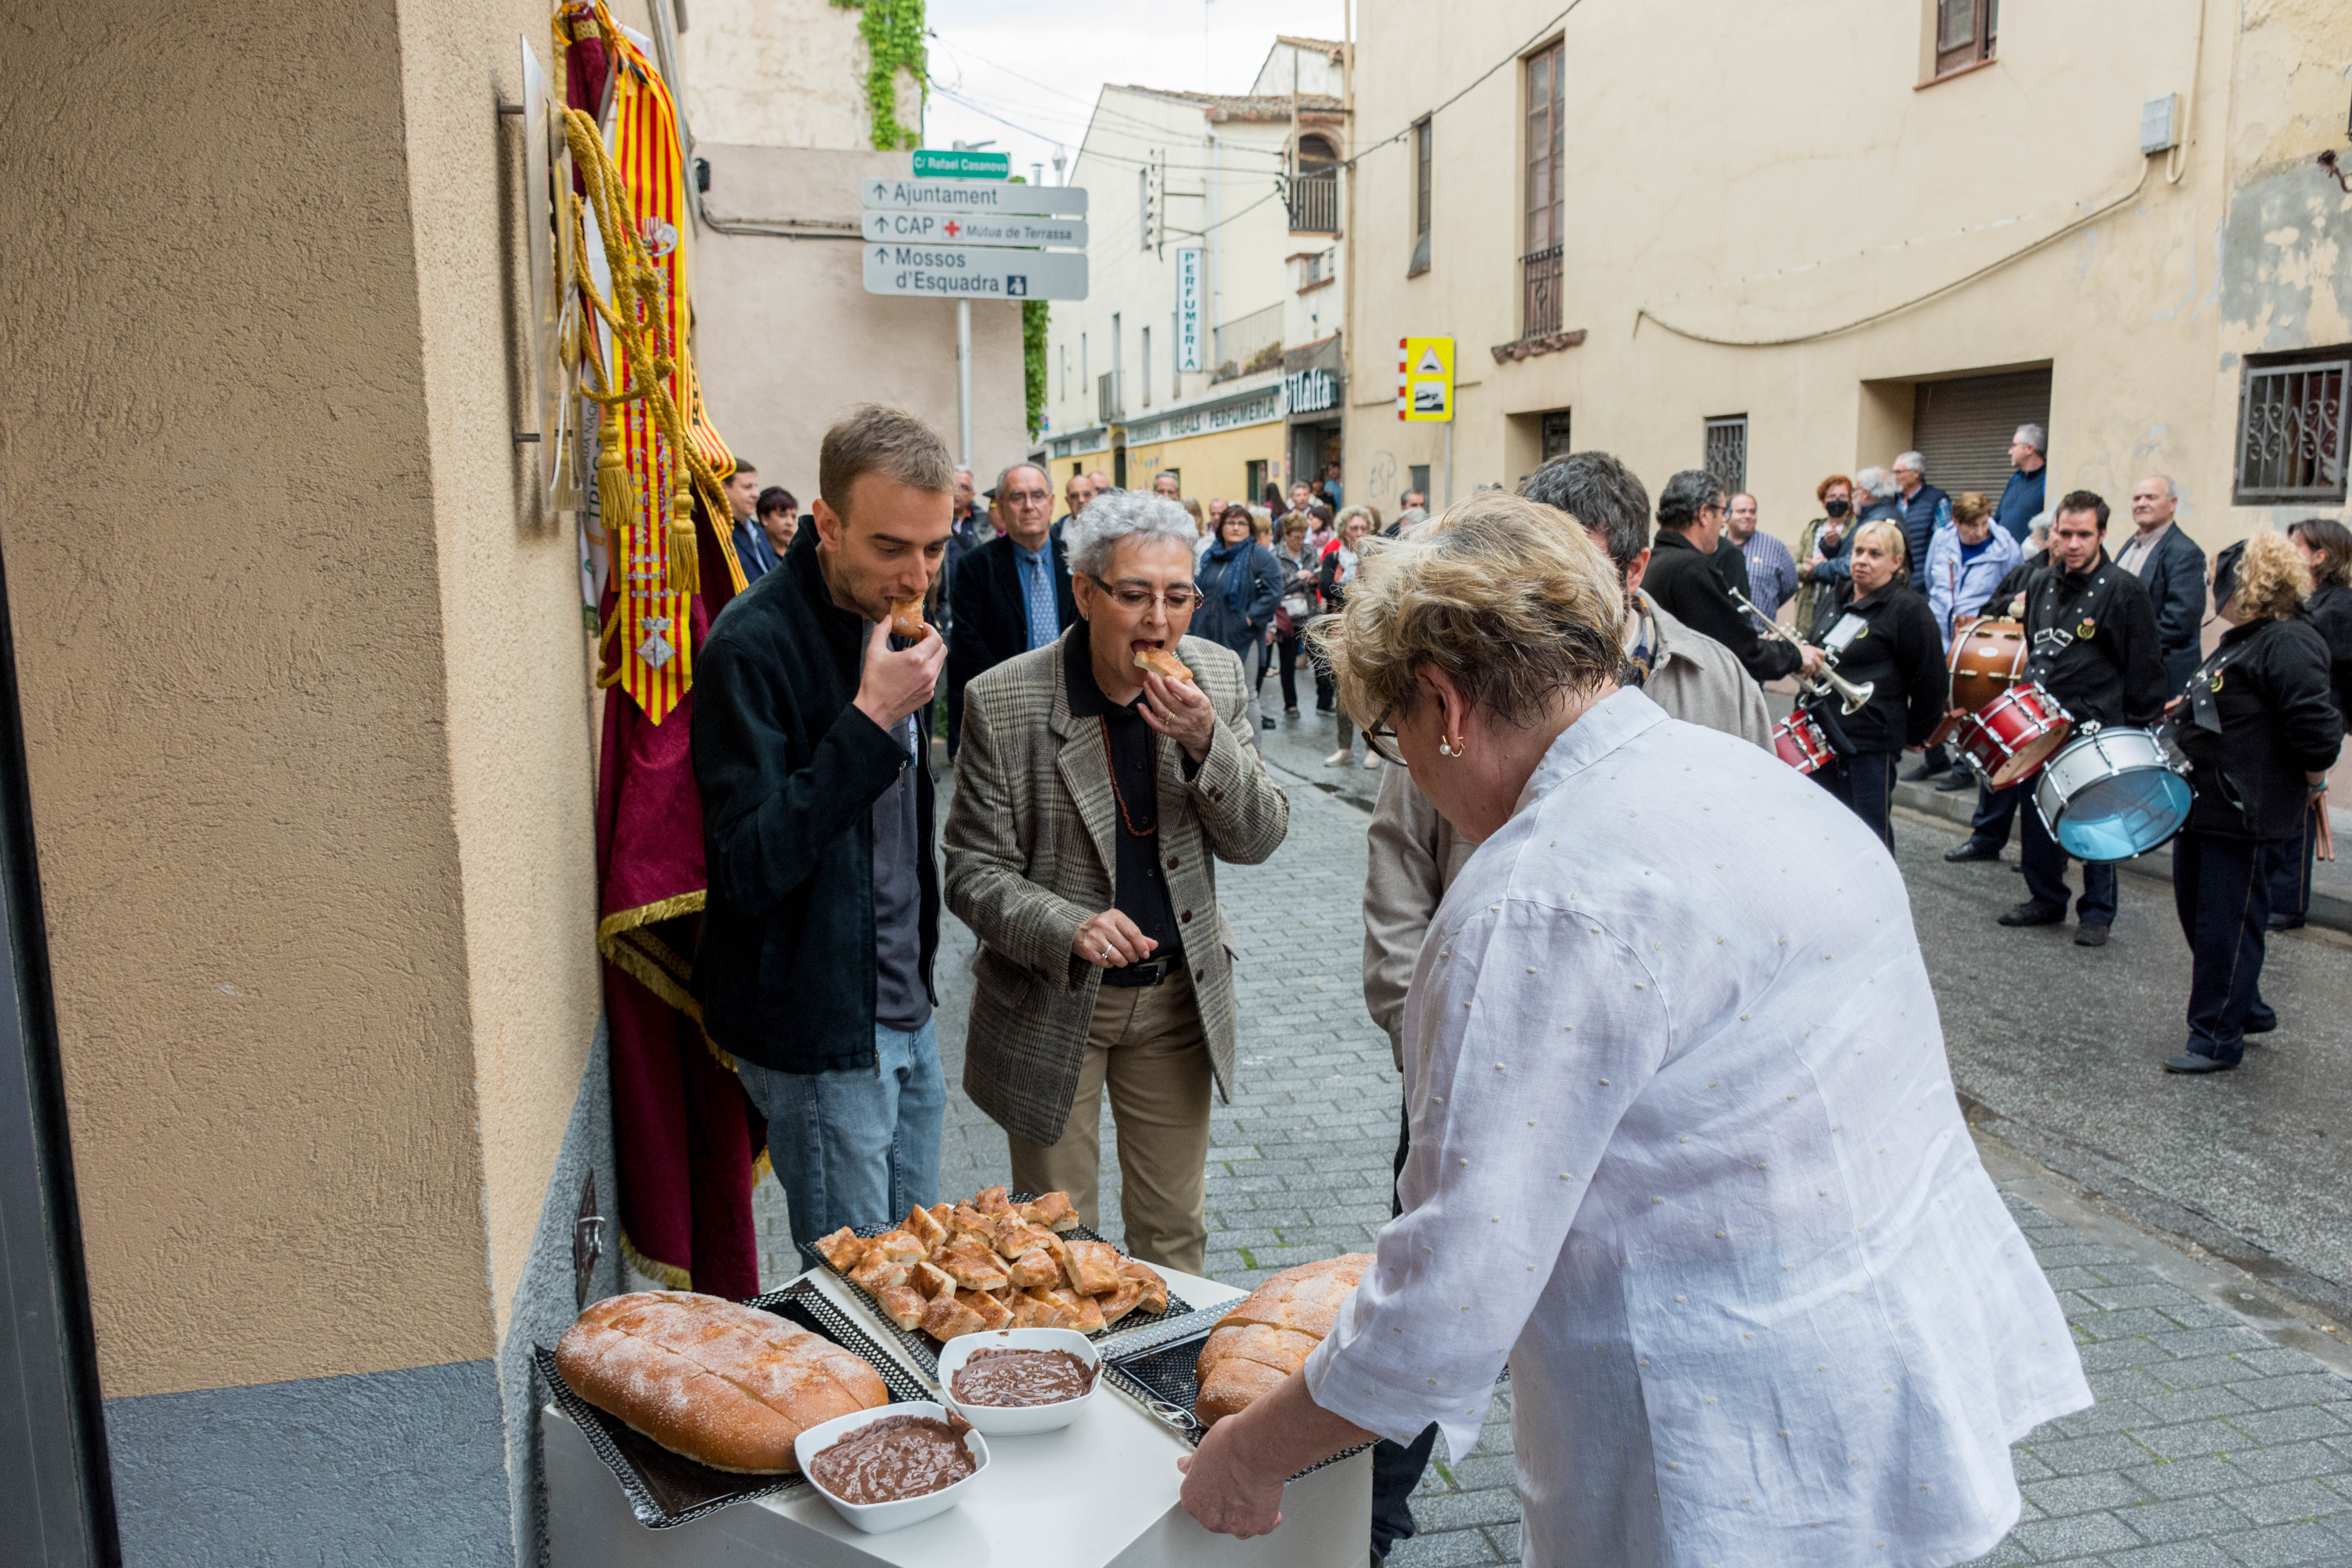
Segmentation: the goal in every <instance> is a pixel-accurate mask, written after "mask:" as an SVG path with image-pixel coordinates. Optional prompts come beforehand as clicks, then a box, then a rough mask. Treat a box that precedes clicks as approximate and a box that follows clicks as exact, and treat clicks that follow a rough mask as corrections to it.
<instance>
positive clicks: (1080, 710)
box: [947, 491, 1290, 1274]
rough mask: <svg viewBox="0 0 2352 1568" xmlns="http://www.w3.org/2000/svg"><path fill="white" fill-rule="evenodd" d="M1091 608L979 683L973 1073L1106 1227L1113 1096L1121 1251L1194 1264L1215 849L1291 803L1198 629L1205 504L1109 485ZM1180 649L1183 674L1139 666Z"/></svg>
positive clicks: (1227, 1044) (1232, 683) (963, 758)
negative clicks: (1103, 1134) (1199, 527)
mask: <svg viewBox="0 0 2352 1568" xmlns="http://www.w3.org/2000/svg"><path fill="white" fill-rule="evenodd" d="M1070 534H1071V537H1070V555H1071V560H1072V563H1073V564H1074V565H1075V566H1076V591H1077V605H1078V614H1079V616H1081V617H1082V618H1081V619H1080V620H1079V621H1078V622H1077V623H1076V624H1075V625H1073V626H1071V627H1070V628H1069V630H1068V631H1067V632H1066V633H1065V634H1063V636H1062V637H1061V638H1060V639H1059V640H1058V641H1056V642H1055V643H1053V644H1051V645H1050V646H1048V647H1044V648H1041V649H1039V650H1037V651H1035V652H1032V653H1026V654H1023V655H1021V656H1019V657H1017V658H1013V659H1010V660H1008V661H1007V662H1005V663H1004V664H1002V665H1000V666H998V667H997V668H994V669H992V670H990V671H989V672H988V673H987V674H985V675H983V676H982V677H981V678H980V679H978V680H976V681H974V682H973V683H972V684H971V689H970V690H969V692H968V693H967V700H968V705H967V707H966V708H965V710H964V718H965V725H964V730H963V742H964V743H963V749H962V751H961V753H959V755H958V757H957V761H956V793H955V802H954V805H952V806H951V807H950V812H949V816H948V826H947V862H948V873H947V900H948V907H949V908H950V909H951V910H954V911H955V912H956V914H957V916H958V917H959V918H961V920H962V921H963V922H964V923H965V924H966V925H968V926H970V927H971V930H972V931H973V933H974V934H975V935H977V936H978V937H979V938H980V941H981V946H982V952H981V956H980V961H979V963H977V964H976V965H975V968H974V975H975V981H976V984H975V985H974V989H973V994H972V1001H971V1026H970V1029H969V1031H968V1032H967V1034H966V1036H965V1041H964V1070H963V1086H964V1090H965V1092H966V1093H968V1094H970V1095H971V1098H972V1100H973V1102H974V1103H975V1104H977V1105H978V1106H979V1107H980V1108H981V1109H982V1110H985V1111H987V1112H988V1114H989V1115H990V1116H992V1117H993V1118H994V1119H995V1120H996V1121H997V1122H998V1124H999V1125H1001V1126H1002V1127H1003V1129H1004V1131H1005V1141H1006V1142H1007V1144H1008V1145H1009V1151H1010V1154H1011V1167H1012V1168H1011V1173H1010V1174H1011V1178H1012V1184H1013V1186H1014V1187H1015V1188H1017V1189H1022V1190H1026V1191H1030V1192H1050V1191H1055V1190H1059V1191H1062V1192H1066V1193H1068V1194H1070V1201H1071V1203H1072V1204H1073V1205H1075V1206H1076V1209H1077V1211H1078V1215H1079V1217H1080V1218H1081V1219H1082V1220H1084V1221H1085V1222H1086V1223H1087V1225H1089V1226H1095V1225H1097V1224H1098V1223H1099V1219H1100V1216H1099V1214H1098V1212H1097V1201H1098V1191H1099V1173H1100V1158H1101V1150H1100V1143H1099V1139H1098V1136H1097V1129H1098V1127H1099V1126H1100V1124H1101V1117H1102V1109H1101V1108H1102V1097H1103V1093H1104V1091H1105V1090H1106V1089H1108V1091H1109V1094H1110V1105H1111V1116H1112V1119H1113V1121H1115V1123H1116V1124H1117V1126H1118V1164H1119V1208H1120V1215H1121V1220H1122V1222H1123V1224H1124V1226H1125V1228H1126V1244H1127V1250H1128V1251H1129V1253H1131V1254H1132V1255H1133V1256H1135V1257H1137V1258H1141V1259H1142V1260H1143V1261H1145V1262H1146V1263H1152V1264H1159V1265H1161V1266H1164V1267H1167V1268H1179V1269H1182V1270H1184V1271H1186V1272H1188V1273H1195V1274H1197V1273H1199V1272H1200V1271H1201V1268H1202V1263H1203V1253H1204V1252H1205V1250H1206V1247H1207V1245H1208V1236H1209V1231H1208V1222H1207V1218H1206V1215H1205V1213H1204V1205H1205V1201H1206V1197H1207V1183H1206V1179H1205V1174H1204V1173H1205V1167H1206V1164H1207V1161H1208V1156H1209V1090H1210V1086H1211V1084H1212V1083H1214V1085H1215V1086H1216V1087H1217V1089H1219V1090H1220V1091H1221V1092H1223V1095H1224V1097H1225V1098H1226V1099H1227V1100H1231V1099H1232V1093H1233V1079H1234V982H1233V966H1232V960H1231V958H1230V957H1229V956H1228V955H1227V949H1228V946H1229V944H1230V943H1231V942H1232V941H1233V938H1232V935H1231V933H1230V931H1228V930H1227V929H1226V926H1225V921H1224V917H1223V915H1222V914H1221V913H1220V912H1219V911H1218V909H1217V885H1216V862H1217V861H1218V860H1220V859H1223V860H1227V861H1231V862H1233V863H1234V864H1236V865H1255V864H1257V863H1258V862H1260V861H1263V860H1265V858H1267V857H1268V856H1270V855H1272V854H1273V853H1274V852H1275V850H1276V848H1277V847H1280V845H1281V843H1282V840H1283V837H1284V835H1285V834H1286V832H1287V831H1288V828H1289V824H1290V804H1289V802H1288V801H1287V800H1286V798H1285V797H1284V795H1283V793H1282V791H1281V790H1280V789H1278V788H1276V785H1275V784H1274V783H1273V781H1272V780H1271V779H1269V778H1267V776H1266V773H1265V768H1264V766H1263V765H1262V764H1261V763H1259V761H1258V758H1257V753H1256V752H1255V751H1254V750H1253V749H1252V745H1251V742H1253V741H1254V740H1255V735H1253V734H1252V732H1251V731H1250V730H1249V728H1248V710H1249V692H1248V690H1247V689H1246V688H1245V686H1244V682H1243V679H1242V668H1241V661H1240V660H1239V659H1238V658H1234V655H1233V654H1232V652H1230V651H1229V650H1228V649H1226V648H1223V647H1220V646H1218V645H1217V644H1215V643H1213V642H1210V641H1208V640H1206V639H1204V638H1202V637H1187V636H1185V632H1186V630H1187V629H1188V628H1189V627H1190V626H1191V624H1192V614H1193V611H1194V609H1195V608H1196V607H1197V606H1198V605H1199V603H1200V595H1199V592H1198V590H1196V589H1195V588H1194V586H1193V584H1192V539H1193V529H1192V518H1191V517H1189V516H1188V515H1186V513H1185V512H1184V510H1183V509H1182V508H1181V507H1179V506H1177V505H1176V504H1175V503H1174V502H1173V501H1171V500H1167V499H1166V498H1164V497H1160V496H1153V495H1144V494H1139V493H1137V492H1134V491H1114V492H1112V493H1111V494H1108V495H1106V496H1104V497H1102V498H1101V499H1100V500H1097V501H1096V502H1095V503H1094V504H1093V505H1091V506H1089V507H1088V508H1087V511H1086V515H1085V516H1084V517H1083V518H1082V519H1080V521H1079V522H1078V524H1077V526H1076V527H1075V528H1073V529H1072V530H1071V531H1070ZM1139 656H1149V657H1151V658H1158V659H1161V660H1167V659H1173V660H1174V661H1176V663H1177V664H1178V666H1179V668H1181V669H1182V670H1183V671H1184V672H1185V677H1186V678H1171V676H1169V675H1167V674H1163V673H1160V672H1159V670H1158V668H1141V667H1139V665H1138V663H1137V659H1138V658H1139Z"/></svg>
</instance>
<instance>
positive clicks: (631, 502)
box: [596, 404, 637, 567]
mask: <svg viewBox="0 0 2352 1568" xmlns="http://www.w3.org/2000/svg"><path fill="white" fill-rule="evenodd" d="M596 444H597V448H598V450H597V453H596V504H597V505H598V506H600V507H602V508H603V509H604V537H605V538H606V539H607V540H612V541H619V540H621V539H625V538H626V537H627V536H628V531H629V521H630V520H631V519H632V518H634V517H635V516H636V515H637V487H636V483H635V480H633V479H630V478H629V461H628V458H627V456H626V455H625V453H623V452H622V450H621V408H620V405H618V404H607V405H605V408H604V423H603V424H602V425H601V426H598V428H597V432H596ZM613 563H614V565H615V566H616V567H617V566H618V565H619V564H620V555H619V553H618V552H614V557H613Z"/></svg>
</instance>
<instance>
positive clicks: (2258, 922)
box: [2164, 533, 2344, 1073]
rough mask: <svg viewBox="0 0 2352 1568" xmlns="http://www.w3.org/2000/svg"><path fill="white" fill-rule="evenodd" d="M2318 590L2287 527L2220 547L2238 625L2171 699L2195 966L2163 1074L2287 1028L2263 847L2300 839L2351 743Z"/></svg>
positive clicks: (2224, 1059)
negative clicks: (2317, 607) (2272, 996)
mask: <svg viewBox="0 0 2352 1568" xmlns="http://www.w3.org/2000/svg"><path fill="white" fill-rule="evenodd" d="M2237 548H2242V549H2243V551H2244V553H2243V555H2242V556H2241V557H2240V558H2239V559H2237V560H2234V561H2233V560H2231V556H2232V555H2233V554H2236V553H2237ZM2310 589H2311V573H2310V568H2309V567H2308V566H2306V565H2305V563H2304V560H2303V557H2302V556H2301V554H2300V553H2298V552H2297V551H2296V549H2295V547H2294V544H2293V543H2291V542H2289V541H2288V539H2287V537H2286V535H2284V534H2283V533H2258V534H2256V535H2255V536H2254V537H2253V538H2252V539H2250V540H2248V541H2247V542H2245V544H2244V545H2243V546H2242V547H2233V549H2231V550H2225V551H2223V552H2221V555H2220V556H2219V557H2218V558H2217V559H2216V560H2215V563H2214V579H2213V608H2214V610H2215V613H2217V614H2218V615H2220V616H2221V618H2222V619H2223V620H2225V621H2228V622H2229V623H2230V629H2229V630H2228V631H2226V632H2224V633H2222V634H2221V647H2217V648H2215V649H2214V650H2213V657H2212V658H2209V659H2207V660H2206V661H2205V663H2204V664H2203V666H2202V667H2200V668H2199V669H2198V671H2197V673H2196V674H2194V675H2192V676H2190V677H2189V684H2188V687H2187V689H2185V690H2184V691H2183V692H2182V694H2181V695H2180V696H2179V697H2178V698H2176V699H2174V700H2173V703H2172V718H2173V731H2172V732H2173V735H2174V738H2175V740H2176V742H2178V744H2179V747H2180V750H2181V752H2183V753H2184V754H2186V755H2187V756H2188V758H2189V762H2190V763H2191V764H2192V765H2193V767H2194V769H2195V771H2194V772H2193V773H2191V774H2190V775H2189V777H2190V780H2191V782H2192V783H2193V784H2195V786H2196V791H2197V794H2196V798H2195V800H2194V802H2193V803H2192V804H2191V805H2190V806H2189V825H2188V826H2186V827H2184V828H2182V829H2181V830H2180V836H2179V837H2177V838H2175V839H2174V840H2173V841H2172V901H2173V906H2174V908H2175V909H2176V910H2179V915H2180V934H2181V935H2183V936H2185V937H2187V938H2188V939H2189V952H2190V953H2191V955H2192V959H2191V967H2190V969H2189V1044H2188V1045H2187V1047H2184V1048H2183V1049H2182V1051H2181V1052H2180V1054H2179V1056H2176V1057H2174V1058H2171V1059H2170V1060H2168V1061H2167V1062H2166V1063H2165V1064H2164V1070H2165V1071H2167V1072H2190V1073H2194V1072H2221V1071H2225V1070H2227V1069H2228V1068H2233V1067H2236V1066H2237V1065H2238V1063H2239V1062H2240V1061H2241V1060H2242V1059H2243V1058H2244V1057H2245V1054H2246V1038H2245V1037H2246V1036H2248V1035H2250V1034H2256V1035H2259V1034H2263V1033H2266V1032H2268V1031H2269V1030H2272V1029H2275V1028H2277V1027H2278V1015H2276V1014H2275V1013H2273V1012H2272V1011H2271V1010H2270V1008H2269V1007H2268V1006H2266V1005H2263V999H2262V989H2261V987H2262V977H2263V929H2264V927H2265V925H2266V924H2267V923H2268V921H2269V919H2270V901H2271V900H2270V879H2269V877H2268V876H2267V875H2265V872H2266V870H2267V867H2266V865H2265V859H2266V857H2265V855H2264V853H2263V851H2264V848H2265V847H2266V845H2269V844H2276V843H2280V842H2283V841H2285V840H2287V839H2289V838H2290V837H2292V836H2293V835H2294V833H2295V832H2296V830H2297V829H2298V827H2299V826H2301V824H2302V822H2303V818H2304V816H2305V813H2306V812H2307V811H2309V809H2310V807H2311V803H2312V802H2313V801H2314V800H2315V799H2316V798H2318V796H2319V795H2320V793H2321V792H2322V791H2324V790H2325V789H2326V787H2327V770H2328V769H2329V768H2331V767H2333V766H2334V765H2335V763H2336V752H2337V750H2338V749H2339V748H2340V747H2341V745H2342V743H2343V740H2344V719H2343V715H2341V714H2340V713H2338V712H2337V711H2336V699H2335V696H2334V693H2333V692H2332V691H2331V690H2330V689H2329V682H2328V664H2329V655H2328V648H2327V644H2326V640H2325V639H2324V638H2322V637H2321V636H2320V634H2319V633H2318V632H2317V631H2315V630H2314V629H2313V627H2312V626H2311V623H2310V622H2309V621H2308V620H2306V619H2305V618H2304V613H2303V598H2304V595H2305V594H2307V593H2309V592H2310Z"/></svg>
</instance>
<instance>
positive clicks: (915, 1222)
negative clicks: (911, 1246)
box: [898, 1204, 948, 1255]
mask: <svg viewBox="0 0 2352 1568" xmlns="http://www.w3.org/2000/svg"><path fill="white" fill-rule="evenodd" d="M898 1228H899V1229H900V1230H903V1231H905V1232H906V1233H907V1234H908V1236H911V1237H914V1238H915V1239H916V1240H917V1241H919V1242H921V1243H922V1244H923V1250H924V1252H925V1253H926V1254H927V1255H928V1254H929V1251H930V1249H931V1248H932V1247H940V1246H943V1245H945V1244H946V1241H947V1239H948V1227H947V1226H945V1225H943V1224H941V1223H940V1220H939V1219H938V1218H937V1217H936V1216H935V1215H932V1213H931V1211H930V1210H929V1209H927V1208H925V1207H923V1206H922V1205H920V1204H918V1205H915V1206H914V1207H913V1208H910V1209H908V1211H907V1217H906V1219H905V1220H903V1221H902V1222H900V1224H899V1226H898Z"/></svg>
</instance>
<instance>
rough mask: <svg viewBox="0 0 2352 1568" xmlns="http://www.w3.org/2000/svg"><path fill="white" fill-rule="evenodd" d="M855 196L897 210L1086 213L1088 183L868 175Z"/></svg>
mask: <svg viewBox="0 0 2352 1568" xmlns="http://www.w3.org/2000/svg"><path fill="white" fill-rule="evenodd" d="M857 199H858V200H859V201H860V202H861V203H863V204H864V205H866V206H868V207H877V208H883V209H887V210H890V211H896V212H935V213H975V214H994V215H996V216H1010V215H1013V214H1024V215H1028V214H1044V215H1049V216H1051V215H1058V216H1064V217H1084V216H1087V193H1086V190H1085V187H1083V186H1076V185H1017V184H1012V183H1011V182H1009V181H1008V182H1006V183H1004V184H998V183H997V182H995V181H993V180H899V179H887V178H882V177H879V176H870V177H868V178H866V179H863V180H860V181H858V182H857Z"/></svg>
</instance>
